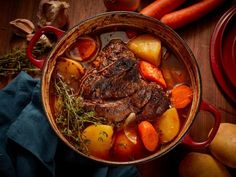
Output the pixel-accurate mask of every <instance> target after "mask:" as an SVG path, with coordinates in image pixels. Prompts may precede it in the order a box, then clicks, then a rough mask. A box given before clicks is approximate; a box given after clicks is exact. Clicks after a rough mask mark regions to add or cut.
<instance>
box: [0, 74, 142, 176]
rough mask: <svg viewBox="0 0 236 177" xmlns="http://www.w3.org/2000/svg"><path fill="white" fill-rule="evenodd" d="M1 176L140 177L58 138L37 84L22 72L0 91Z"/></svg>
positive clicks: (131, 167) (128, 167) (132, 171)
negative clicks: (84, 154) (91, 157)
mask: <svg viewBox="0 0 236 177" xmlns="http://www.w3.org/2000/svg"><path fill="white" fill-rule="evenodd" d="M0 176H1V177H2V176H3V177H5V176H6V177H16V176H17V177H38V176H40V177H41V176H44V177H54V176H56V177H64V176H71V177H73V176H86V177H139V176H140V175H139V173H138V170H137V169H136V168H135V166H105V165H102V164H98V163H96V162H94V161H91V160H89V159H87V158H84V157H82V156H80V155H78V154H76V153H75V152H74V151H72V150H71V149H70V148H68V147H67V146H66V145H65V144H64V143H63V142H61V141H60V139H58V138H57V136H56V135H55V133H54V131H53V130H52V128H51V127H50V125H49V123H48V121H47V119H46V117H45V114H44V111H43V107H42V103H41V97H40V81H39V80H36V79H33V78H31V77H30V76H29V75H28V74H26V73H24V72H21V73H20V74H19V75H18V76H17V77H16V78H15V79H14V80H13V81H12V82H11V83H10V84H9V85H8V86H7V87H5V88H4V89H3V90H1V91H0Z"/></svg>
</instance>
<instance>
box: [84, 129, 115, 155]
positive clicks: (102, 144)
mask: <svg viewBox="0 0 236 177" xmlns="http://www.w3.org/2000/svg"><path fill="white" fill-rule="evenodd" d="M82 137H83V139H84V141H85V143H86V145H87V148H88V151H89V154H91V155H93V156H96V157H99V158H102V159H107V158H108V156H109V150H110V148H111V147H112V142H113V141H112V138H113V127H112V126H110V125H90V126H88V127H87V128H86V129H85V130H84V131H83V133H82Z"/></svg>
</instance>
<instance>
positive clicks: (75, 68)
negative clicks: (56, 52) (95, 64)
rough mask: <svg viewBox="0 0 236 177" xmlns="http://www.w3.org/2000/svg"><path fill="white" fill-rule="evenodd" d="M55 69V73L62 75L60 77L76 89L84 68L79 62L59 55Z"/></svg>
mask: <svg viewBox="0 0 236 177" xmlns="http://www.w3.org/2000/svg"><path fill="white" fill-rule="evenodd" d="M55 69H56V72H57V74H59V75H60V76H62V77H63V78H62V79H63V80H64V81H65V82H66V83H67V84H68V85H70V86H71V87H72V88H74V89H77V87H78V83H79V82H78V81H79V79H80V78H81V77H82V75H83V74H84V68H83V66H82V65H81V64H80V63H79V62H77V61H75V60H71V59H68V58H64V57H61V58H59V60H58V62H57V64H56V68H55Z"/></svg>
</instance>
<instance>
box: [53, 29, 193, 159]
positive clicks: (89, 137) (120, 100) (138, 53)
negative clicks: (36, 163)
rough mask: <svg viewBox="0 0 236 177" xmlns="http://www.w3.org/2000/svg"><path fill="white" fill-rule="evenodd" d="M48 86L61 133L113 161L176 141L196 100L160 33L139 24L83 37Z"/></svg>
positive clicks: (85, 150) (80, 147)
mask: <svg viewBox="0 0 236 177" xmlns="http://www.w3.org/2000/svg"><path fill="white" fill-rule="evenodd" d="M50 87H51V89H50V105H51V109H52V111H53V114H54V118H55V122H56V124H57V126H58V128H59V130H60V131H61V133H62V134H63V136H64V137H65V138H66V139H67V140H68V141H69V142H70V143H71V144H72V145H73V146H74V147H75V148H76V149H78V150H79V151H80V152H82V153H84V154H86V155H89V156H94V157H96V158H99V159H104V160H112V161H128V160H135V159H140V158H144V157H147V156H149V155H150V154H153V153H155V152H157V151H158V150H160V149H161V148H162V147H164V146H166V145H168V144H169V143H171V142H172V141H173V140H174V139H175V137H176V136H177V135H178V133H179V131H180V129H181V126H182V125H183V124H184V122H185V119H187V117H188V114H189V111H190V107H191V102H192V88H191V82H190V78H189V76H188V74H187V69H186V68H185V65H184V64H183V63H182V62H181V61H180V60H178V58H177V57H175V55H174V54H173V53H172V52H171V50H169V48H168V47H167V46H165V44H164V43H162V41H160V39H159V38H158V37H157V36H155V35H153V34H148V33H142V32H141V31H139V30H134V29H123V28H121V29H106V30H103V31H96V32H95V33H91V34H86V35H84V36H80V37H79V38H78V39H77V40H76V41H75V42H74V43H73V44H72V45H71V46H70V47H69V48H68V49H67V51H66V52H65V53H64V54H63V55H62V56H60V57H58V58H57V63H56V67H55V69H54V71H53V79H52V80H51V83H50Z"/></svg>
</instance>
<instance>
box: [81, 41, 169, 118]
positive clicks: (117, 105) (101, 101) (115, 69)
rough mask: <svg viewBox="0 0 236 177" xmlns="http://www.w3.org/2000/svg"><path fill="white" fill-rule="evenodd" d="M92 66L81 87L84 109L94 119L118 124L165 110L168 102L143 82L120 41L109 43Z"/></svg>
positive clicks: (135, 62) (157, 88)
mask: <svg viewBox="0 0 236 177" xmlns="http://www.w3.org/2000/svg"><path fill="white" fill-rule="evenodd" d="M94 63H96V65H95V66H94V68H90V69H91V70H92V71H93V73H90V75H88V76H86V77H85V79H84V83H83V84H82V96H83V97H84V98H85V108H86V109H90V110H94V111H95V112H96V115H97V116H102V117H105V118H107V119H108V120H111V121H116V122H117V121H122V120H123V119H125V118H126V117H127V116H128V115H129V114H130V113H131V112H134V113H136V114H140V115H141V116H142V117H144V118H146V119H149V118H153V117H157V116H159V115H161V114H162V113H163V112H164V111H165V110H166V109H168V107H169V104H170V101H169V99H168V97H167V96H166V94H165V92H164V91H163V89H162V88H161V86H159V85H157V84H156V83H150V82H147V81H145V80H144V79H142V77H141V75H140V73H139V68H138V60H137V59H136V58H135V57H134V54H133V53H132V52H131V51H130V50H129V49H128V48H127V47H126V45H125V44H124V43H123V42H122V41H120V40H115V41H111V42H110V43H109V44H108V45H107V46H106V47H105V48H104V49H103V50H102V51H101V52H100V54H99V55H98V57H97V58H96V59H95V61H94ZM97 64H98V65H97Z"/></svg>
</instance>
